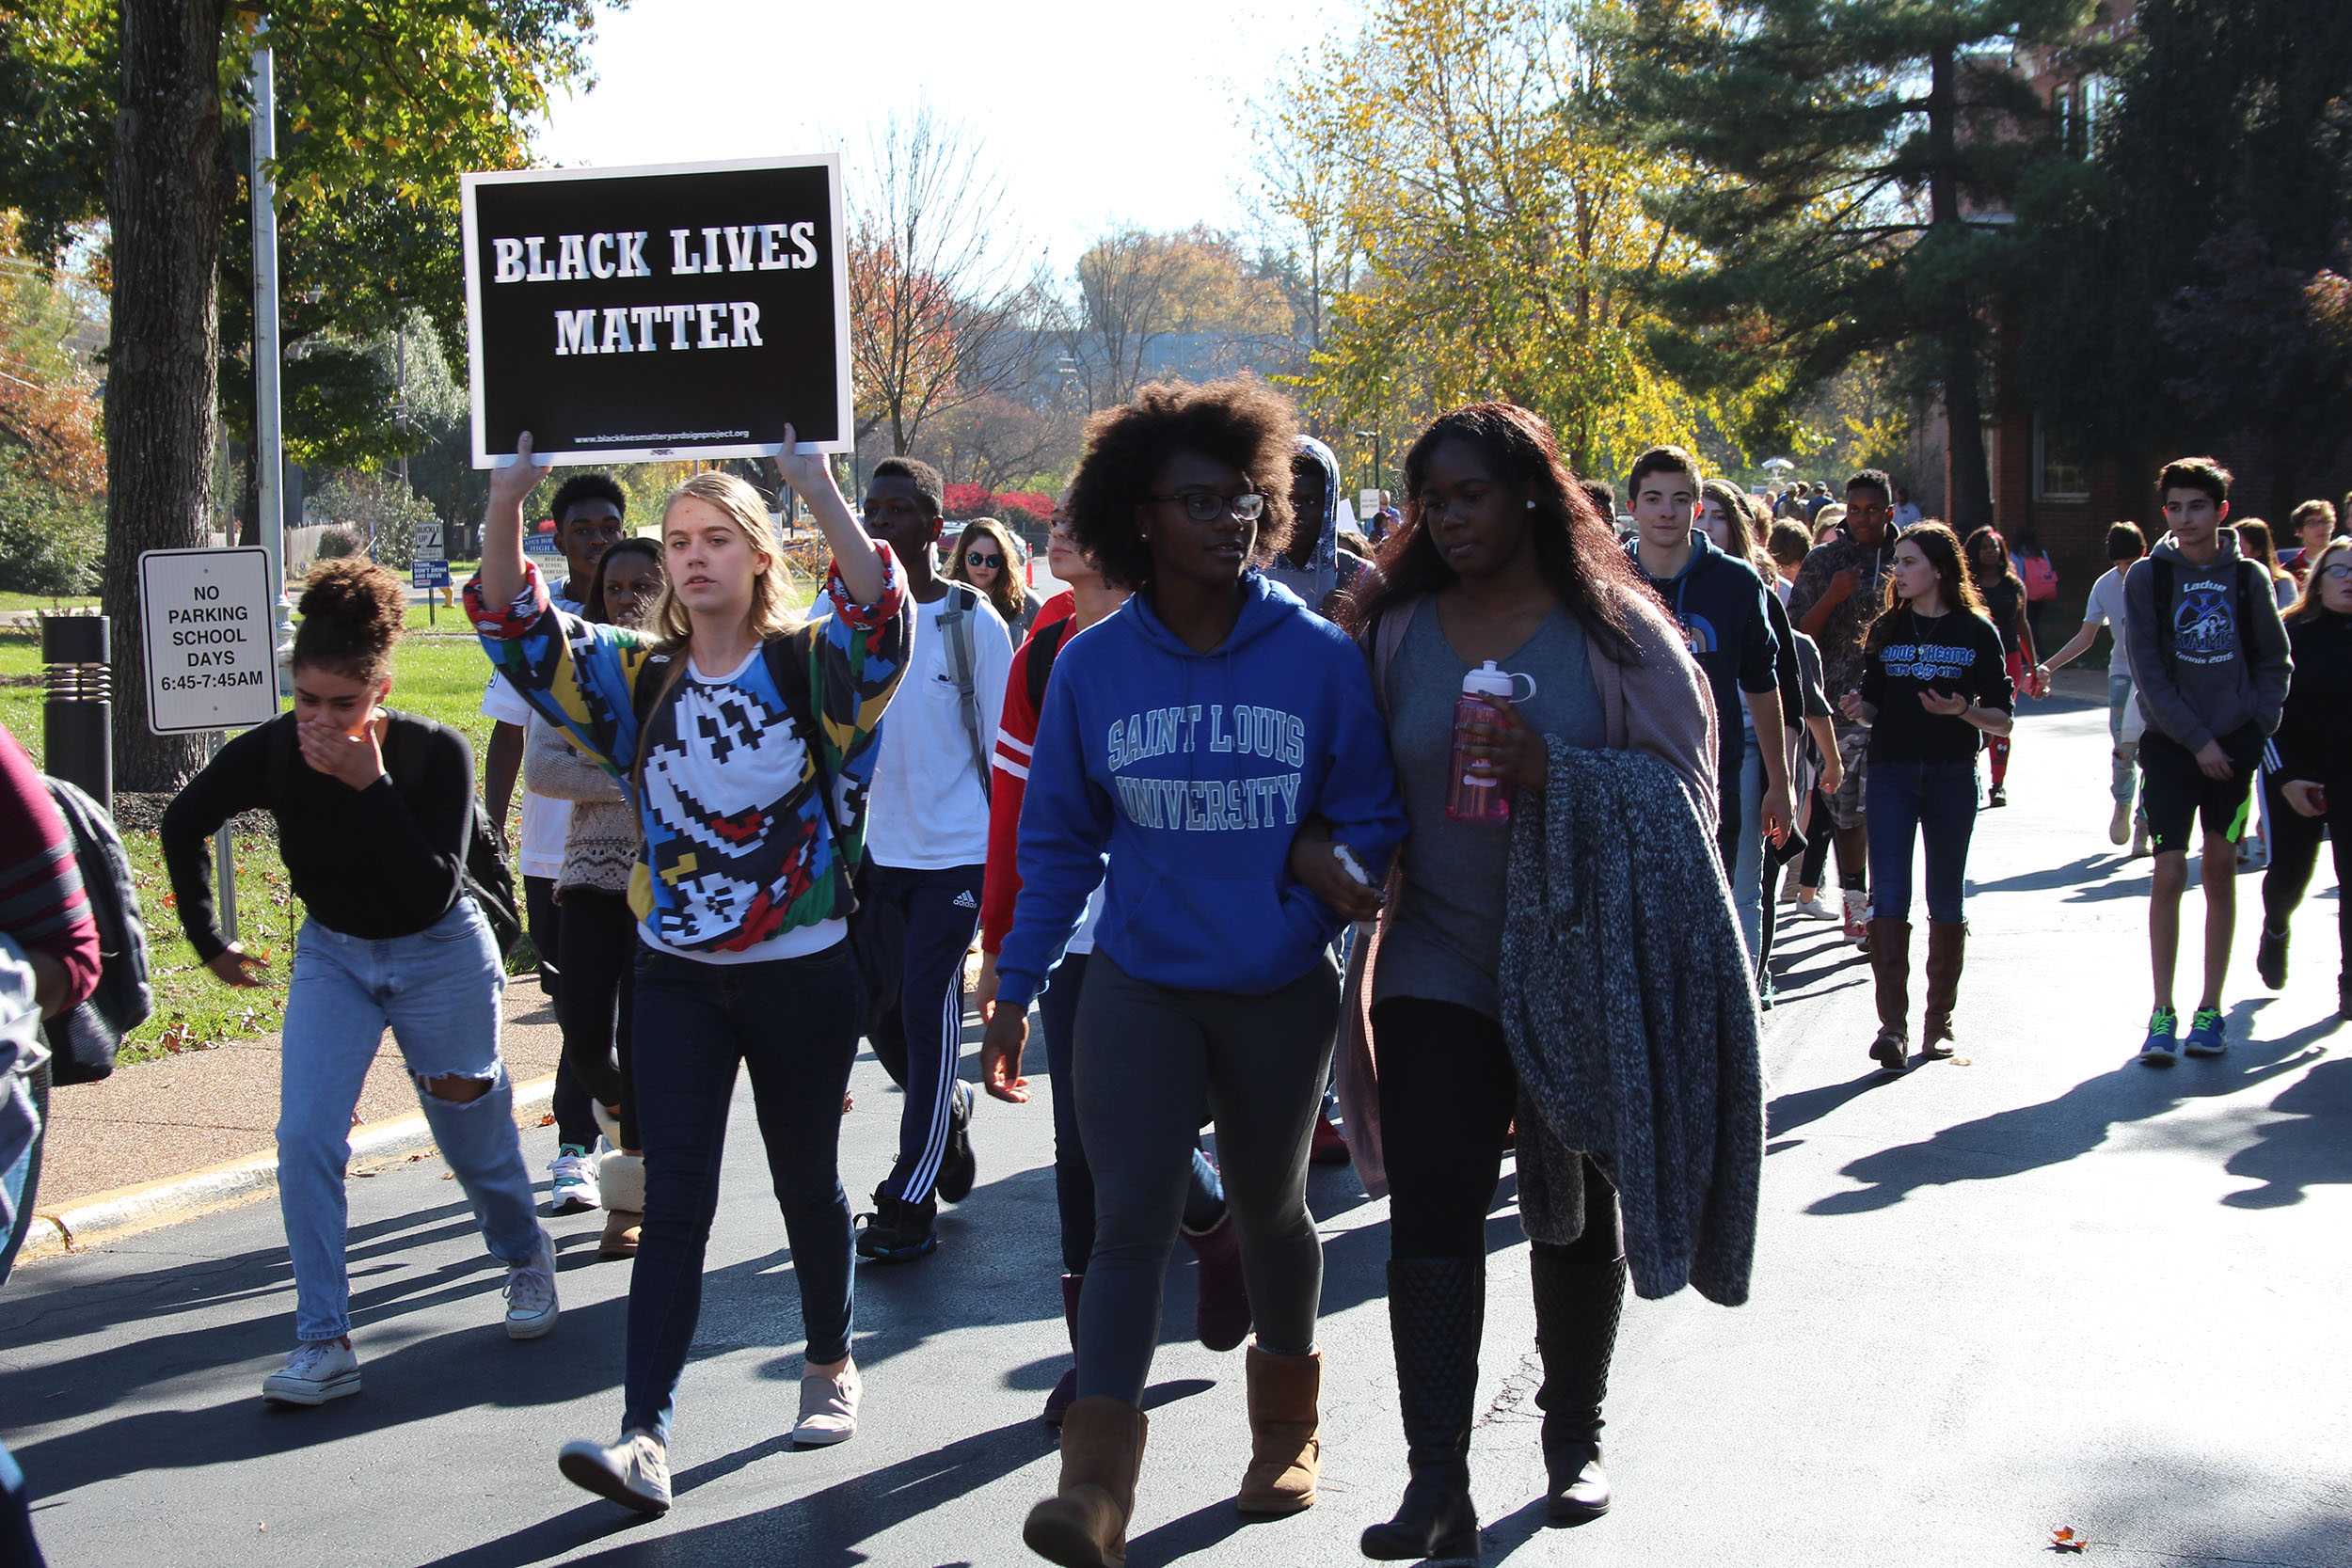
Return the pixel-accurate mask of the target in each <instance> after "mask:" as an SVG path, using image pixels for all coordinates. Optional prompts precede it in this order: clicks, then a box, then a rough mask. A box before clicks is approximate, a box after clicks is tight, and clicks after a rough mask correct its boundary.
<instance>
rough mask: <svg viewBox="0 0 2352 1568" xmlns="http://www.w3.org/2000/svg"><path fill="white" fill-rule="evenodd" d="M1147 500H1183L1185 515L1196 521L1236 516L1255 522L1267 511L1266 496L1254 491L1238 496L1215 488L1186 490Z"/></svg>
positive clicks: (1150, 497) (1247, 521) (1212, 520)
mask: <svg viewBox="0 0 2352 1568" xmlns="http://www.w3.org/2000/svg"><path fill="white" fill-rule="evenodd" d="M1144 499H1147V500H1155V501H1181V502H1183V503H1184V515H1185V516H1187V517H1190V518H1191V519H1192V520H1193V521H1194V522H1196V523H1214V522H1216V520H1217V519H1218V518H1219V517H1224V516H1229V515H1230V516H1234V517H1238V518H1240V519H1241V520H1242V521H1243V522H1245V523H1254V522H1256V521H1257V520H1258V518H1259V517H1260V516H1261V515H1263V513H1264V512H1265V498H1264V497H1263V496H1261V495H1257V494H1255V493H1254V492H1244V493H1243V494H1241V495H1238V496H1220V495H1218V494H1217V493H1216V491H1214V490H1184V491H1179V492H1178V493H1177V494H1175V495H1173V496H1147V497H1145V498H1144Z"/></svg>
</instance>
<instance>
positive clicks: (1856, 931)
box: [1844, 887, 1870, 942]
mask: <svg viewBox="0 0 2352 1568" xmlns="http://www.w3.org/2000/svg"><path fill="white" fill-rule="evenodd" d="M1844 891H1845V903H1846V940H1847V941H1848V942H1867V941H1869V940H1870V895H1868V894H1867V893H1865V892H1864V891H1863V890H1862V889H1860V888H1852V887H1850V888H1847V889H1845V890H1844Z"/></svg>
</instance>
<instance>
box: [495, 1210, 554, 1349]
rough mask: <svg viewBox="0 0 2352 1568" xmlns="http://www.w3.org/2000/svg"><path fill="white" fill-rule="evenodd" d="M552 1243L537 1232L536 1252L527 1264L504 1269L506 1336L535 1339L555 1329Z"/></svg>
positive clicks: (544, 1234)
mask: <svg viewBox="0 0 2352 1568" xmlns="http://www.w3.org/2000/svg"><path fill="white" fill-rule="evenodd" d="M559 1310H561V1309H560V1308H559V1307H557V1306H556V1303H555V1242H554V1240H553V1239H552V1238H551V1237H549V1236H548V1233H547V1232H546V1231H544V1230H542V1231H540V1232H539V1246H538V1250H537V1251H535V1252H533V1253H532V1258H531V1261H530V1262H528V1263H510V1264H508V1265H507V1268H506V1337H507V1338H510V1339H536V1338H539V1336H540V1335H542V1334H545V1333H546V1332H548V1330H549V1329H551V1328H553V1327H554V1326H555V1318H556V1314H557V1312H558V1311H559Z"/></svg>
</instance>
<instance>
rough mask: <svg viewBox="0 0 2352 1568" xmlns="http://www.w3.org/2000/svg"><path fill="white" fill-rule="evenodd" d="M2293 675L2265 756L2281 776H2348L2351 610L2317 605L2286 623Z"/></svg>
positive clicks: (2333, 780)
mask: <svg viewBox="0 0 2352 1568" xmlns="http://www.w3.org/2000/svg"><path fill="white" fill-rule="evenodd" d="M2287 645H2288V646H2289V647H2290V648H2292V649H2293V650H2294V653H2295V678H2294V679H2293V680H2292V681H2289V682H2288V683H2287V700H2286V706H2285V707H2284V708H2283V709H2281V710H2280V717H2279V729H2278V733H2277V734H2275V735H2273V736H2271V737H2270V749H2269V752H2268V754H2267V756H2266V758H2265V760H2266V761H2267V762H2268V764H2269V767H2270V770H2271V771H2272V772H2274V773H2276V774H2278V775H2279V777H2280V779H2282V780H2287V779H2308V780H2310V781H2312V782H2313V783H2315V784H2336V785H2341V784H2343V783H2344V781H2346V780H2352V722H2347V721H2345V718H2344V715H2345V713H2346V712H2347V711H2352V615H2338V614H2336V613H2335V612H2334V611H2333V610H2326V609H2322V610H2317V611H2315V612H2314V613H2312V614H2310V615H2306V616H2304V617H2302V618H2301V619H2300V620H2296V621H2290V622H2288V623H2287Z"/></svg>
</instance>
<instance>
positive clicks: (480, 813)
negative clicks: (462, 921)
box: [269, 716, 523, 963]
mask: <svg viewBox="0 0 2352 1568" xmlns="http://www.w3.org/2000/svg"><path fill="white" fill-rule="evenodd" d="M274 722H276V723H277V724H278V733H276V734H274V735H272V736H270V746H269V798H270V800H272V801H273V802H275V801H280V800H284V799H285V798H286V789H287V784H288V782H289V781H290V780H291V779H292V778H293V777H294V752H295V751H296V748H297V746H298V744H299V743H298V742H297V740H296V739H295V736H294V721H293V718H292V717H291V716H288V717H286V718H284V719H280V720H277V721H274ZM386 738H387V739H388V740H389V738H390V737H389V734H388V735H387V736H386ZM408 751H409V749H408V748H405V747H400V746H389V747H388V748H387V750H386V755H385V758H384V769H385V771H386V772H388V773H389V774H390V775H391V777H392V784H393V785H394V786H395V787H400V786H403V785H404V784H414V783H416V782H417V781H416V776H415V774H414V772H413V771H409V770H408V769H405V768H403V766H402V765H403V764H404V763H405V764H407V765H409V768H413V767H414V766H415V764H417V763H418V762H420V761H421V760H422V759H421V757H420V756H417V755H414V754H409V755H401V754H397V753H402V752H408ZM404 772H405V773H406V777H405V778H404V776H403V775H404ZM471 804H472V807H473V814H472V816H471V817H470V819H469V821H468V823H467V827H466V863H465V867H464V870H463V873H462V880H463V881H464V883H465V890H466V893H467V894H468V895H469V896H470V897H471V898H472V899H473V901H474V904H475V906H476V907H478V908H479V909H480V910H481V911H482V918H483V919H484V920H485V921H486V922H487V923H488V924H489V927H490V936H491V938H492V939H493V940H494V941H496V942H498V948H499V960H500V962H501V963H503V962H504V961H505V960H506V959H507V958H510V957H512V956H513V954H514V951H515V944H516V942H520V941H522V936H523V921H522V916H521V915H520V914H519V913H518V912H516V907H515V874H514V872H513V871H512V870H511V869H510V868H509V867H508V865H507V863H506V840H505V838H504V836H503V835H502V834H501V833H500V832H499V831H498V828H497V826H496V825H495V824H493V823H492V822H491V820H490V813H489V811H488V810H487V809H486V808H485V807H484V805H483V804H482V798H481V797H480V796H475V797H474V798H473V800H472V801H471Z"/></svg>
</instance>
